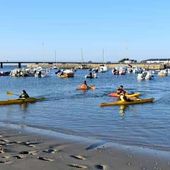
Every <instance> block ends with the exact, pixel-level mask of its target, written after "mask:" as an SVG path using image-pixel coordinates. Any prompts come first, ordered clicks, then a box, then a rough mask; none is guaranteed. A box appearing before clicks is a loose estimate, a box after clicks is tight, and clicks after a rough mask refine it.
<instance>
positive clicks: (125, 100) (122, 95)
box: [119, 91, 133, 102]
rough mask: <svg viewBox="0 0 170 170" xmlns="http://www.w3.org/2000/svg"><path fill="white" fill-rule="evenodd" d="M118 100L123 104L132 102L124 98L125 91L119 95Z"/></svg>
mask: <svg viewBox="0 0 170 170" xmlns="http://www.w3.org/2000/svg"><path fill="white" fill-rule="evenodd" d="M119 99H120V100H121V101H124V102H131V101H133V100H131V99H130V98H128V97H127V96H126V92H125V91H124V92H121V93H120V96H119Z"/></svg>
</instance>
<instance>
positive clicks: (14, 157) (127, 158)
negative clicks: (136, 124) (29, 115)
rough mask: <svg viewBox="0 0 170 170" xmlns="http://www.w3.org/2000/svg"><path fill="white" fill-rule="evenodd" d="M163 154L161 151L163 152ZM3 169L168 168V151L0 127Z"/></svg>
mask: <svg viewBox="0 0 170 170" xmlns="http://www.w3.org/2000/svg"><path fill="white" fill-rule="evenodd" d="M162 153H163V154H162ZM0 169H3V170H23V169H24V170H33V169H36V170H47V169H48V170H56V169H58V170H72V169H73V170H74V169H75V170H76V169H90V170H93V169H94V170H169V169H170V154H169V153H168V152H165V154H164V152H162V151H156V150H155V151H151V152H150V151H149V150H148V149H145V148H135V149H133V147H124V148H123V147H120V148H119V147H113V146H112V147H111V146H109V145H108V144H102V143H87V142H85V143H83V142H82V141H81V142H80V141H79V142H78V141H73V140H67V139H61V138H58V139H56V138H55V139H54V138H51V137H46V136H40V135H36V134H30V133H25V132H21V131H19V130H9V129H6V128H1V130H0Z"/></svg>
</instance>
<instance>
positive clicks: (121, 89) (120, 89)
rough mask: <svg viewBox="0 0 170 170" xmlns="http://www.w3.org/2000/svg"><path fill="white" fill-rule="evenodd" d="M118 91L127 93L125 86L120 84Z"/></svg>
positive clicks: (118, 92)
mask: <svg viewBox="0 0 170 170" xmlns="http://www.w3.org/2000/svg"><path fill="white" fill-rule="evenodd" d="M116 93H117V94H121V93H126V91H125V90H124V88H123V85H120V86H119V87H118V89H117V90H116Z"/></svg>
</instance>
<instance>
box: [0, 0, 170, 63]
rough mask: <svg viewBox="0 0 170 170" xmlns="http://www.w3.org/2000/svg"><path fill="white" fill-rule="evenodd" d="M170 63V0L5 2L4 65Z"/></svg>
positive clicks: (0, 44) (1, 9)
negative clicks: (30, 62) (33, 62)
mask: <svg viewBox="0 0 170 170" xmlns="http://www.w3.org/2000/svg"><path fill="white" fill-rule="evenodd" d="M81 49H82V50H83V57H84V61H89V60H91V61H103V57H102V51H103V49H104V60H105V61H118V60H119V59H122V58H124V57H128V58H133V59H137V60H142V59H147V58H153V57H154V58H155V57H159V58H167V57H169V58H170V1H169V0H0V60H5V61H6V60H9V61H11V60H15V61H18V60H24V61H25V60H41V61H42V60H53V61H54V60H55V51H56V60H57V61H81V60H82V59H81Z"/></svg>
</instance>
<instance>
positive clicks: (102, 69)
mask: <svg viewBox="0 0 170 170" xmlns="http://www.w3.org/2000/svg"><path fill="white" fill-rule="evenodd" d="M102 56H103V64H101V65H100V66H99V72H100V73H105V72H107V71H108V68H107V66H106V64H104V49H103V52H102Z"/></svg>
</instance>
